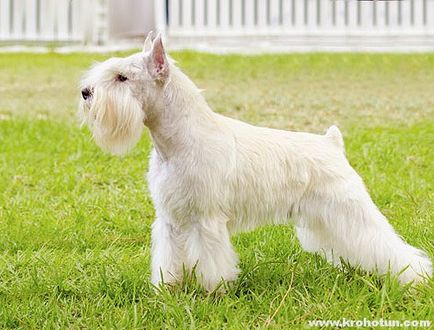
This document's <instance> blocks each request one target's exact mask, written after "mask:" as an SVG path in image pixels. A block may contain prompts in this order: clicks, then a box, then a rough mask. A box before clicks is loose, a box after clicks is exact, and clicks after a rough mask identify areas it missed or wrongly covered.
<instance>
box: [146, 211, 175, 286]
mask: <svg viewBox="0 0 434 330" xmlns="http://www.w3.org/2000/svg"><path fill="white" fill-rule="evenodd" d="M181 254H182V244H181V242H180V233H179V230H178V229H177V228H175V227H174V226H173V225H172V224H171V223H170V221H168V220H167V219H165V218H164V217H162V216H159V217H157V219H156V220H155V222H154V223H153V225H152V279H151V280H152V284H154V285H155V286H158V285H160V284H161V283H174V282H177V281H179V280H180V279H181V276H182V256H181Z"/></svg>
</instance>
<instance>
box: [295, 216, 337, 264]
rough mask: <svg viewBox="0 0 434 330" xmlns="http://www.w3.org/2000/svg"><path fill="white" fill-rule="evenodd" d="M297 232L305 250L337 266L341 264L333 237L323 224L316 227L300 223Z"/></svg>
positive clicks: (317, 224)
mask: <svg viewBox="0 0 434 330" xmlns="http://www.w3.org/2000/svg"><path fill="white" fill-rule="evenodd" d="M295 231H296V233H297V237H298V240H299V241H300V244H301V246H302V248H303V250H305V251H307V252H311V253H318V254H320V255H322V256H324V257H325V258H326V259H327V261H328V262H330V263H331V264H333V265H335V266H338V265H339V264H340V259H339V253H335V251H333V242H332V240H333V237H332V235H331V234H330V233H329V232H328V230H327V229H326V228H324V225H323V224H322V223H321V222H317V223H316V224H315V225H312V224H307V223H305V222H299V223H298V224H297V225H296V226H295Z"/></svg>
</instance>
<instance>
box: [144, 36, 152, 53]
mask: <svg viewBox="0 0 434 330" xmlns="http://www.w3.org/2000/svg"><path fill="white" fill-rule="evenodd" d="M153 36H154V31H149V33H148V36H147V37H146V39H145V43H144V44H143V52H144V53H147V52H149V51H150V50H151V48H152V37H153Z"/></svg>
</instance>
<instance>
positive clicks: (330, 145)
mask: <svg viewBox="0 0 434 330" xmlns="http://www.w3.org/2000/svg"><path fill="white" fill-rule="evenodd" d="M81 93H82V97H83V100H82V106H81V115H82V118H83V121H84V122H85V123H87V125H88V126H89V127H90V129H91V131H92V133H93V137H94V139H95V141H96V143H97V144H98V145H99V146H101V147H102V148H103V149H105V150H108V151H110V152H112V153H114V154H123V153H125V152H127V151H129V150H130V149H131V148H132V147H133V146H134V145H135V144H136V142H137V141H138V140H139V138H140V136H141V133H142V131H143V127H144V126H147V127H148V128H149V131H150V134H151V136H152V141H153V144H154V150H153V151H152V154H151V159H150V169H149V174H148V181H149V188H150V191H151V195H152V199H153V201H154V206H155V209H156V215H157V218H156V220H155V222H154V224H153V226H152V282H153V283H154V284H156V285H157V284H159V283H161V282H162V281H164V282H166V283H171V282H176V281H179V280H180V279H181V277H182V275H183V271H184V269H187V270H190V271H191V270H193V269H195V272H196V276H197V278H198V280H199V281H200V283H201V284H202V285H203V286H204V287H205V288H206V289H207V290H213V289H214V288H216V286H218V285H219V282H220V281H221V280H226V281H232V280H235V279H236V278H237V274H238V272H239V269H238V266H237V265H238V257H237V254H236V253H235V251H234V249H233V247H232V244H231V240H230V236H231V235H232V234H233V233H236V232H240V231H248V230H252V229H254V228H256V227H258V226H260V225H264V224H270V223H290V222H292V223H294V224H295V226H296V231H297V235H298V237H299V239H300V242H301V245H302V246H303V248H304V249H305V250H306V251H309V252H319V253H323V254H324V255H325V257H326V258H327V260H329V261H330V262H331V263H333V264H335V265H338V264H339V262H340V260H341V258H342V259H344V260H346V261H348V262H349V263H350V264H352V265H358V266H360V267H362V268H363V269H365V270H368V271H378V272H379V273H385V272H387V271H388V270H390V271H391V272H392V273H393V274H396V275H397V276H398V277H399V280H400V281H401V282H402V283H407V282H410V281H415V282H417V281H421V280H423V279H424V278H426V276H430V275H431V274H432V264H431V261H430V259H429V258H428V257H427V256H426V254H425V253H424V252H422V251H421V250H418V249H416V248H414V247H412V246H410V245H408V244H406V243H405V242H404V241H403V240H402V239H401V237H399V236H398V235H397V234H396V232H395V231H394V230H393V228H392V226H391V225H390V224H389V223H388V222H387V220H386V219H385V217H384V216H383V215H382V214H381V212H380V211H379V210H378V209H377V207H376V206H375V205H374V203H373V202H372V200H371V198H370V196H369V194H368V192H367V191H366V188H365V186H364V184H363V181H362V179H361V178H360V176H359V175H358V174H357V173H356V172H355V171H354V169H353V168H352V167H351V166H350V164H349V163H348V161H347V159H346V157H345V152H344V143H343V140H342V136H341V133H340V131H339V130H338V128H337V127H335V126H332V127H330V128H329V129H328V130H327V133H326V134H325V135H324V136H322V135H314V134H308V133H296V132H287V131H281V130H276V129H269V128H262V127H255V126H252V125H249V124H246V123H243V122H240V121H237V120H234V119H230V118H227V117H224V116H222V115H219V114H217V113H214V112H213V111H212V110H211V109H210V108H209V106H208V104H207V102H206V101H205V99H204V98H203V96H202V95H201V93H200V91H199V90H198V88H197V87H196V86H195V85H194V83H193V82H191V81H190V79H189V78H188V77H187V76H186V75H184V74H183V73H182V72H181V71H180V70H179V69H178V68H177V67H176V66H175V65H174V64H173V63H172V61H170V60H169V59H168V57H167V55H166V53H165V50H164V47H163V44H162V41H161V37H160V36H157V37H156V38H155V39H154V40H152V38H151V36H150V35H148V38H147V40H146V42H145V46H144V50H143V52H141V53H138V54H135V55H131V56H129V57H126V58H111V59H109V60H107V61H105V62H103V63H101V64H98V65H96V66H94V67H93V68H92V69H91V70H90V72H89V74H88V75H87V76H86V77H85V79H84V80H83V82H82V91H81Z"/></svg>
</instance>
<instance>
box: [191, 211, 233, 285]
mask: <svg viewBox="0 0 434 330" xmlns="http://www.w3.org/2000/svg"><path fill="white" fill-rule="evenodd" d="M187 227H188V228H187V229H186V231H185V233H184V234H185V235H186V236H185V242H184V244H185V245H184V247H185V258H186V260H185V264H186V266H187V268H188V269H190V270H194V271H195V274H196V276H197V279H198V281H199V283H200V284H202V285H203V287H204V288H205V289H206V290H208V291H212V290H214V289H215V288H216V287H217V286H218V285H219V284H220V283H221V281H222V280H223V281H233V280H235V279H236V278H237V275H238V273H239V269H238V256H237V254H236V253H235V251H234V249H233V247H232V244H231V241H230V235H229V232H228V229H227V227H226V221H225V220H223V219H218V218H217V219H212V220H208V219H207V220H203V221H198V222H195V223H191V224H189V225H188V226H187Z"/></svg>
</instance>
